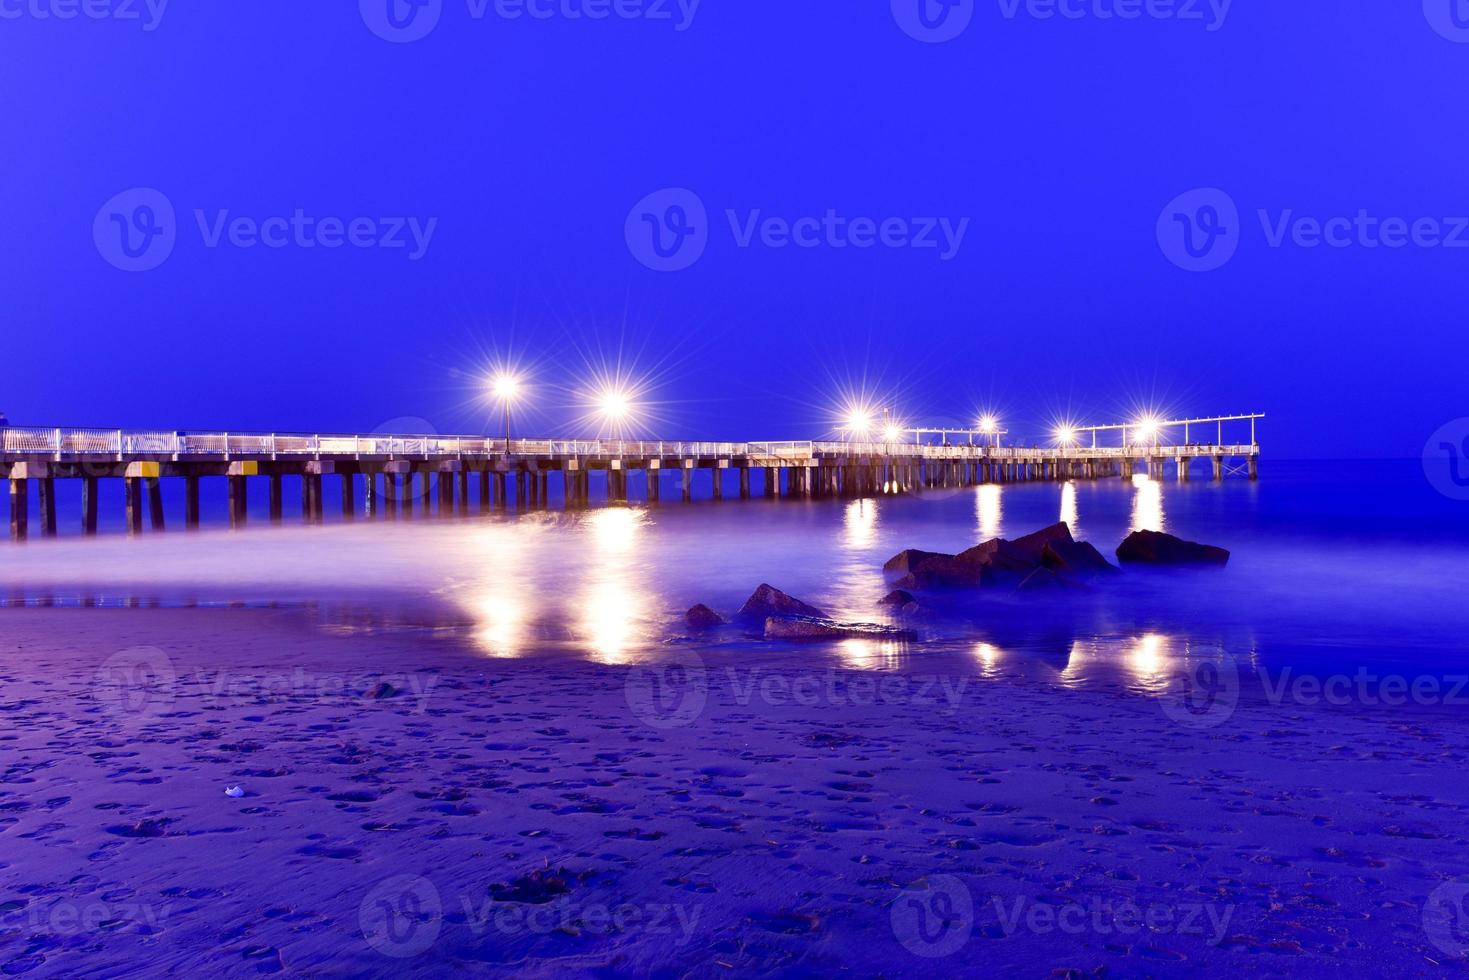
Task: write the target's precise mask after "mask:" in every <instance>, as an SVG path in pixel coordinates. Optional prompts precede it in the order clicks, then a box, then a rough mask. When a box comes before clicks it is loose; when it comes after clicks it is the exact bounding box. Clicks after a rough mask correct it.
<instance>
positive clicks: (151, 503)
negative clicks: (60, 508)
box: [52, 476, 163, 531]
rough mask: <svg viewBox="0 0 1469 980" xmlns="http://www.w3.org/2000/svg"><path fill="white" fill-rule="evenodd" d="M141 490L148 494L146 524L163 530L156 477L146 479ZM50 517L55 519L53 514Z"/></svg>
mask: <svg viewBox="0 0 1469 980" xmlns="http://www.w3.org/2000/svg"><path fill="white" fill-rule="evenodd" d="M143 488H144V489H145V490H146V491H147V492H148V523H149V525H151V526H152V528H153V530H155V531H162V530H163V487H162V486H161V485H160V482H159V479H158V477H156V476H150V477H146V478H145V479H144V480H143ZM52 517H53V518H54V517H55V513H54V512H53V514H52Z"/></svg>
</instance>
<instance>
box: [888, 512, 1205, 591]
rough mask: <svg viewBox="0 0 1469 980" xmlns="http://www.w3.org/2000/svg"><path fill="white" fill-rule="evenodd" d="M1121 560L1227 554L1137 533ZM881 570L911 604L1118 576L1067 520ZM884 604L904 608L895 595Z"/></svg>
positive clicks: (905, 555)
mask: <svg viewBox="0 0 1469 980" xmlns="http://www.w3.org/2000/svg"><path fill="white" fill-rule="evenodd" d="M1117 557H1118V560H1120V561H1122V562H1124V563H1135V564H1152V565H1211V564H1212V565H1222V564H1224V563H1225V562H1227V561H1229V552H1227V551H1225V550H1224V549H1223V548H1215V547H1212V546H1210V545H1203V544H1195V543H1194V542H1192V541H1184V540H1182V539H1181V538H1176V537H1174V536H1173V535H1171V534H1163V533H1161V532H1158V531H1135V532H1133V533H1132V534H1130V535H1128V537H1127V540H1126V541H1124V542H1122V544H1121V545H1120V546H1119V547H1118V548H1117ZM883 570H884V571H885V572H886V573H887V574H888V577H889V579H891V580H892V585H893V587H894V589H896V590H899V592H894V593H893V596H896V595H898V594H900V593H902V594H909V598H910V600H911V593H912V592H922V591H933V590H937V589H973V588H994V587H1002V588H1007V589H1013V590H1015V591H1019V592H1030V591H1035V590H1041V589H1053V588H1058V587H1072V588H1074V587H1078V586H1084V585H1086V584H1088V583H1090V582H1092V581H1094V580H1096V579H1098V578H1103V577H1106V576H1108V575H1113V574H1115V573H1116V572H1117V571H1118V569H1117V566H1116V565H1113V564H1112V563H1111V562H1109V561H1107V559H1106V558H1104V557H1103V556H1102V553H1101V552H1100V551H1098V550H1097V549H1096V548H1095V547H1093V546H1092V545H1091V544H1089V543H1087V542H1085V541H1077V540H1076V539H1075V538H1073V537H1072V536H1071V527H1070V526H1069V525H1068V524H1066V522H1065V521H1062V522H1060V523H1058V524H1052V525H1051V526H1050V527H1047V528H1042V529H1041V530H1039V531H1036V532H1035V533H1033V534H1027V535H1026V536H1025V537H1023V538H1016V539H1015V540H1014V541H1008V540H1006V539H1004V538H994V539H992V540H990V541H986V542H984V543H983V544H979V545H975V546H974V547H973V548H970V549H969V550H967V551H961V552H960V553H959V554H957V555H946V554H942V553H940V552H934V551H918V550H916V549H909V550H907V551H902V552H899V553H898V554H896V555H894V556H893V557H892V558H891V559H889V561H888V562H887V564H886V565H884V566H883ZM882 604H883V605H897V606H901V605H903V603H898V602H897V601H896V600H895V599H893V598H892V596H890V597H889V598H888V599H884V600H883V602H882Z"/></svg>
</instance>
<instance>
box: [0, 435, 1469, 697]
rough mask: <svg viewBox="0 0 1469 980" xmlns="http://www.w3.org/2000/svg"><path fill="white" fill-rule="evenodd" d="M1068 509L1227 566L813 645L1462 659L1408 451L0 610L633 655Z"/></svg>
mask: <svg viewBox="0 0 1469 980" xmlns="http://www.w3.org/2000/svg"><path fill="white" fill-rule="evenodd" d="M1057 520H1065V521H1068V522H1070V523H1071V526H1072V528H1073V531H1074V532H1075V534H1076V535H1077V536H1078V537H1079V538H1082V539H1085V540H1088V541H1091V542H1092V543H1093V544H1095V545H1096V546H1097V547H1098V548H1099V549H1100V550H1101V551H1102V552H1103V553H1104V554H1107V555H1109V556H1110V555H1111V553H1112V551H1113V549H1114V548H1115V547H1116V545H1117V543H1118V542H1119V541H1121V539H1122V538H1123V537H1124V536H1125V535H1126V534H1127V532H1128V531H1129V530H1131V529H1134V528H1152V529H1158V530H1165V531H1169V532H1172V533H1176V534H1179V535H1181V536H1183V537H1186V538H1191V539H1194V540H1199V541H1205V542H1209V543H1212V544H1218V545H1221V546H1224V547H1227V548H1229V549H1231V551H1232V552H1233V553H1234V557H1233V560H1232V561H1231V562H1230V564H1229V566H1228V568H1227V569H1225V570H1223V571H1213V572H1184V573H1174V574H1157V573H1147V572H1133V571H1129V572H1128V574H1126V575H1125V576H1120V577H1119V578H1118V579H1117V580H1116V581H1114V582H1111V583H1108V584H1107V585H1105V586H1104V587H1102V588H1101V589H1099V590H1097V591H1095V592H1091V593H1085V594H1081V593H1070V592H1068V593H1065V594H1063V595H1057V596H1049V597H1045V598H1038V597H1031V598H1026V599H1022V598H1019V597H1013V596H1005V595H999V594H996V595H988V594H986V595H982V596H977V597H970V598H965V599H963V600H951V601H949V602H948V603H947V605H944V604H941V605H942V606H943V608H941V609H940V610H939V611H938V612H937V613H936V614H935V615H933V616H931V617H929V618H927V619H924V620H922V621H920V624H919V625H920V630H921V633H922V635H923V638H924V639H923V642H921V643H919V644H917V645H914V646H911V647H907V646H895V645H891V644H873V643H866V642H855V641H854V642H848V643H844V644H839V645H837V646H836V647H834V648H833V649H831V650H826V651H823V652H821V653H819V654H816V655H817V656H834V657H836V658H837V659H838V660H839V661H840V662H841V663H843V664H844V665H846V666H854V667H879V668H880V667H883V666H891V665H895V664H897V663H898V662H908V661H912V660H914V659H917V658H922V657H923V656H925V655H926V654H927V653H928V652H930V651H933V652H936V653H937V652H952V651H955V650H959V651H967V652H968V653H969V654H970V655H972V656H974V657H976V658H978V660H979V661H980V662H981V664H983V665H985V666H986V667H988V666H993V665H999V664H1002V663H1006V662H1016V661H1017V660H1019V661H1026V662H1031V663H1043V664H1046V665H1048V666H1049V667H1050V669H1052V670H1054V671H1059V672H1060V673H1061V675H1062V676H1063V678H1064V677H1075V678H1084V677H1085V676H1086V675H1087V674H1088V672H1089V671H1090V670H1092V669H1094V668H1095V669H1099V670H1100V669H1103V668H1115V667H1116V666H1118V665H1119V664H1121V665H1123V666H1125V667H1126V668H1127V669H1128V670H1130V671H1131V673H1132V674H1133V675H1134V677H1135V679H1137V680H1140V681H1143V682H1146V680H1147V678H1148V677H1149V676H1150V675H1152V674H1155V673H1160V672H1161V670H1162V669H1163V668H1164V667H1165V666H1166V665H1167V664H1168V663H1169V662H1170V661H1172V660H1176V659H1177V658H1180V657H1191V656H1209V655H1213V654H1217V653H1218V652H1220V651H1223V652H1225V653H1227V654H1228V655H1229V656H1231V657H1234V658H1237V659H1238V660H1239V661H1240V662H1241V663H1247V664H1249V663H1253V664H1259V665H1264V666H1270V667H1275V668H1279V667H1282V666H1287V665H1288V666H1293V667H1297V668H1300V669H1307V670H1321V671H1325V670H1340V669H1344V668H1347V667H1352V668H1356V667H1360V666H1367V667H1371V668H1374V669H1384V670H1390V669H1417V670H1425V671H1432V672H1436V673H1442V674H1453V673H1455V672H1456V671H1460V670H1469V652H1466V643H1465V641H1466V637H1469V602H1466V590H1465V588H1464V584H1463V580H1464V574H1465V570H1466V569H1469V506H1466V505H1463V504H1456V503H1455V502H1452V501H1448V500H1446V499H1444V498H1442V497H1440V496H1439V495H1437V494H1436V493H1435V492H1434V491H1433V489H1432V488H1431V487H1430V486H1429V485H1428V484H1427V483H1426V481H1425V480H1424V479H1423V476H1422V473H1421V471H1420V470H1419V468H1418V467H1417V465H1416V464H1415V463H1409V462H1400V461H1394V462H1373V463H1355V462H1354V463H1309V464H1308V463H1271V462H1269V461H1267V463H1266V466H1265V469H1264V476H1263V479H1262V480H1261V481H1260V482H1259V483H1255V484H1251V483H1248V482H1245V481H1242V480H1233V481H1228V482H1226V483H1224V484H1222V485H1218V484H1212V483H1209V482H1195V483H1192V484H1178V483H1174V482H1171V481H1170V482H1152V481H1149V480H1147V479H1141V478H1140V479H1137V480H1134V481H1132V482H1124V481H1121V480H1117V479H1112V480H1104V481H1097V482H1085V481H1078V482H1075V483H1068V484H1029V485H1010V486H985V487H977V488H965V489H956V490H946V491H930V492H927V493H924V494H922V495H915V496H911V497H904V498H885V499H877V500H867V501H855V502H852V501H820V502H789V501H768V500H764V499H756V500H752V501H746V502H741V501H726V502H724V503H722V504H714V503H710V502H704V503H696V504H693V505H684V504H680V503H665V504H663V505H661V506H659V507H655V508H648V507H640V506H632V507H618V508H605V509H597V510H591V511H585V512H580V513H575V514H567V513H562V512H555V511H551V512H540V513H534V514H527V515H522V516H518V517H516V516H512V517H498V516H492V517H484V518H466V519H463V520H457V521H445V522H440V521H424V520H419V521H415V522H399V523H376V524H354V525H335V526H333V525H328V526H326V527H319V528H307V527H292V526H287V527H282V528H265V527H258V526H257V527H254V528H251V529H250V530H248V531H245V532H242V533H231V532H228V531H222V530H216V531H205V532H202V533H198V534H192V535H186V534H182V533H169V534H164V535H158V536H144V537H142V538H140V539H136V540H128V539H125V538H121V537H116V536H111V537H107V536H105V537H103V538H100V539H95V540H92V541H83V540H79V539H62V540H59V541H35V542H32V543H30V544H27V545H24V546H18V547H16V546H11V547H6V548H3V549H0V601H3V602H4V603H5V604H7V605H11V606H14V605H37V604H53V603H54V604H57V605H74V604H97V605H144V606H146V605H151V604H164V605H179V604H200V605H204V606H214V605H231V604H247V605H254V604H262V605H269V604H277V603H278V604H285V605H301V606H305V607H307V608H309V609H310V610H311V611H312V612H313V614H314V615H315V616H317V617H318V619H319V620H320V622H321V623H322V625H323V626H324V627H325V628H327V629H330V630H334V631H351V630H422V631H429V632H432V633H435V634H438V635H448V636H451V637H461V638H463V639H465V640H466V641H468V642H469V644H470V645H471V647H472V648H473V649H474V650H475V651H476V652H477V653H478V654H480V655H483V656H486V657H531V656H549V655H556V656H567V655H572V656H585V657H590V658H592V659H595V660H599V661H603V662H607V663H629V662H635V661H644V660H651V659H656V658H658V657H660V656H665V655H667V651H668V650H669V649H670V647H677V646H678V645H680V644H681V643H687V642H689V641H688V640H687V639H685V638H683V636H682V635H683V633H684V632H685V631H684V630H683V628H682V623H681V617H682V613H683V611H684V610H685V609H687V608H688V607H689V606H691V605H693V604H694V603H697V602H704V603H707V604H709V605H711V606H713V607H714V608H716V609H719V610H721V611H723V612H725V613H726V614H728V613H731V612H733V611H734V610H735V609H736V608H738V606H739V605H740V603H741V602H742V601H743V600H744V598H745V597H746V596H747V595H748V594H749V593H750V592H751V591H752V590H753V589H754V587H755V586H756V585H758V584H760V583H761V582H770V583H771V584H774V585H776V586H777V587H779V588H782V589H784V590H785V591H787V592H790V593H792V594H795V595H797V596H799V597H801V598H803V599H805V600H807V601H808V602H811V603H813V604H815V605H818V606H820V607H822V608H823V609H825V610H826V611H827V612H828V613H830V614H831V615H833V616H835V617H837V618H841V619H848V620H861V621H869V622H873V621H876V622H883V621H886V620H885V619H884V617H883V614H882V613H880V612H879V611H878V610H877V608H876V606H875V603H876V601H877V600H878V599H879V598H880V597H881V596H882V595H883V594H884V593H885V591H886V586H885V583H884V580H883V577H882V572H881V566H882V563H883V562H884V561H885V560H886V559H887V558H888V557H890V556H891V555H892V554H894V553H895V552H897V551H899V550H901V549H903V548H909V547H917V548H924V549H930V550H936V551H947V552H955V551H959V550H962V549H964V548H967V547H969V546H971V545H973V544H975V543H977V542H979V541H982V540H985V539H987V538H991V537H994V536H997V535H998V536H1005V537H1016V536H1019V535H1021V534H1025V533H1027V532H1029V531H1032V530H1035V529H1036V528H1039V527H1042V526H1044V525H1047V524H1050V523H1053V522H1055V521H1057ZM3 624H4V612H3V611H0V629H3ZM707 642H712V643H715V644H729V645H741V644H749V643H751V642H752V641H751V640H750V639H749V638H748V637H745V636H743V635H741V634H739V633H738V632H731V633H729V634H727V635H724V636H722V637H719V638H716V639H714V640H711V641H707Z"/></svg>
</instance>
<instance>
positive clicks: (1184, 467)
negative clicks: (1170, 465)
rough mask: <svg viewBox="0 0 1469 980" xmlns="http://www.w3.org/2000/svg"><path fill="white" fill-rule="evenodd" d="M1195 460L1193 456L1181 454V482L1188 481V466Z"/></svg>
mask: <svg viewBox="0 0 1469 980" xmlns="http://www.w3.org/2000/svg"><path fill="white" fill-rule="evenodd" d="M1193 461H1194V460H1193V457H1192V456H1180V457H1178V482H1179V483H1187V482H1188V467H1189V464H1190V463H1192V462H1193Z"/></svg>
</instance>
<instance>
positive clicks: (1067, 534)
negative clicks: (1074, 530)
mask: <svg viewBox="0 0 1469 980" xmlns="http://www.w3.org/2000/svg"><path fill="white" fill-rule="evenodd" d="M1052 543H1057V544H1075V543H1076V542H1075V539H1074V538H1072V537H1071V525H1070V524H1067V523H1066V522H1065V521H1058V522H1057V523H1055V524H1052V525H1051V526H1050V527H1046V528H1041V529H1040V530H1039V531H1036V532H1035V533H1033V534H1027V535H1026V536H1025V537H1023V538H1016V539H1015V540H1014V541H1011V542H1010V547H1011V549H1012V550H1013V551H1014V552H1016V553H1017V554H1020V555H1023V556H1025V557H1026V558H1028V559H1030V560H1031V561H1032V562H1034V563H1036V564H1040V561H1041V555H1042V554H1043V553H1044V552H1045V550H1046V545H1048V544H1052Z"/></svg>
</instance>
